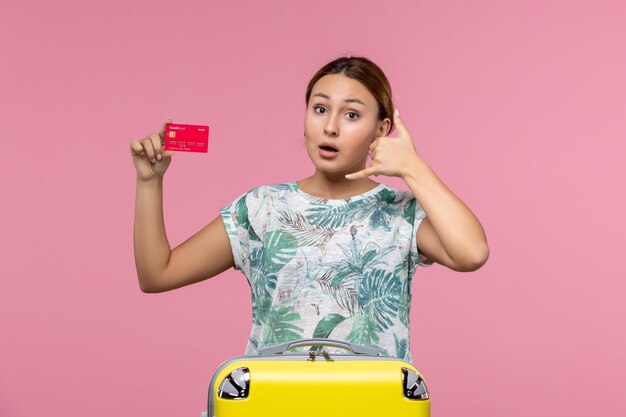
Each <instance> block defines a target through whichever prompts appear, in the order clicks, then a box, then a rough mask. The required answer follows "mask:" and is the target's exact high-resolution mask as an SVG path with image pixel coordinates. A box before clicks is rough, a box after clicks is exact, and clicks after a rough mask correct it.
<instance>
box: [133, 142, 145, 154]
mask: <svg viewBox="0 0 626 417" xmlns="http://www.w3.org/2000/svg"><path fill="white" fill-rule="evenodd" d="M130 153H131V154H132V155H143V154H144V150H143V146H142V145H141V143H140V142H139V141H138V140H133V141H131V142H130Z"/></svg>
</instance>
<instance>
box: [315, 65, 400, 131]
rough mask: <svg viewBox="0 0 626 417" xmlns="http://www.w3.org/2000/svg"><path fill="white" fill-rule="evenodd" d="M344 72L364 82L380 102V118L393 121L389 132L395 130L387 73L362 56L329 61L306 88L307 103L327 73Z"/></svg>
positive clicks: (349, 76)
mask: <svg viewBox="0 0 626 417" xmlns="http://www.w3.org/2000/svg"><path fill="white" fill-rule="evenodd" d="M330 74H343V75H345V76H346V77H348V78H352V79H354V80H357V81H358V82H360V83H361V84H363V85H364V86H365V87H366V88H367V89H368V90H369V92H370V93H372V95H373V96H374V98H375V99H376V102H377V103H378V119H379V120H384V119H385V118H386V117H388V118H389V120H390V121H391V125H390V128H389V132H391V131H392V130H393V112H394V107H393V102H392V99H391V86H390V85H389V80H387V77H386V76H385V73H384V72H383V71H382V70H381V69H380V67H379V66H378V65H376V64H375V63H373V62H372V61H370V60H369V59H367V58H365V57H362V56H353V57H341V58H337V59H335V60H334V61H331V62H329V63H328V64H326V65H324V66H323V67H322V68H320V69H319V70H318V71H317V72H316V73H315V75H314V76H313V78H311V81H309V85H308V86H307V88H306V105H307V106H308V105H309V98H310V96H311V91H312V90H313V86H314V85H315V83H316V82H318V81H319V79H320V78H322V77H323V76H325V75H330Z"/></svg>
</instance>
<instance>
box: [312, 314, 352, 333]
mask: <svg viewBox="0 0 626 417" xmlns="http://www.w3.org/2000/svg"><path fill="white" fill-rule="evenodd" d="M346 318H347V317H344V316H342V315H341V314H337V313H332V314H329V315H327V316H326V317H324V318H323V319H321V320H320V321H319V323H317V327H315V331H314V332H313V337H314V338H318V337H322V338H328V336H329V335H330V333H331V332H332V331H333V330H334V329H335V327H337V326H338V325H339V324H340V323H343V321H344V320H345V319H346Z"/></svg>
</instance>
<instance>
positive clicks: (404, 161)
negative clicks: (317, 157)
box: [346, 110, 419, 180]
mask: <svg viewBox="0 0 626 417" xmlns="http://www.w3.org/2000/svg"><path fill="white" fill-rule="evenodd" d="M393 121H394V123H395V125H396V130H397V132H398V137H395V138H394V137H390V136H380V137H377V138H376V139H375V140H374V141H373V142H372V144H371V145H370V156H371V158H372V163H371V165H370V167H369V168H366V169H364V170H362V171H359V172H355V173H353V174H348V175H346V178H347V179H350V180H354V179H358V178H365V177H368V176H370V175H374V176H376V175H387V176H390V177H403V176H404V174H405V173H406V172H407V171H408V169H409V168H410V167H411V166H412V165H414V164H415V161H416V159H419V157H418V155H417V153H416V152H415V145H414V144H413V139H412V138H411V135H409V132H408V131H407V130H406V128H405V127H404V124H403V123H402V120H400V115H399V114H398V111H397V110H396V111H395V112H394V113H393Z"/></svg>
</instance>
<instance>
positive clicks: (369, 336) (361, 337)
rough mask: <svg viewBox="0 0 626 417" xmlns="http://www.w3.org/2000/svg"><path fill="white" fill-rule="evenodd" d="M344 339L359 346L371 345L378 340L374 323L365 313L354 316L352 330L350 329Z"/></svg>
mask: <svg viewBox="0 0 626 417" xmlns="http://www.w3.org/2000/svg"><path fill="white" fill-rule="evenodd" d="M346 339H347V340H348V342H351V343H356V344H357V345H361V346H372V345H375V344H376V343H378V341H379V340H380V338H379V337H378V335H377V334H376V323H374V322H373V320H371V318H370V317H368V316H366V315H365V314H357V315H356V316H354V322H353V324H352V330H350V333H348V336H347V337H346Z"/></svg>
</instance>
